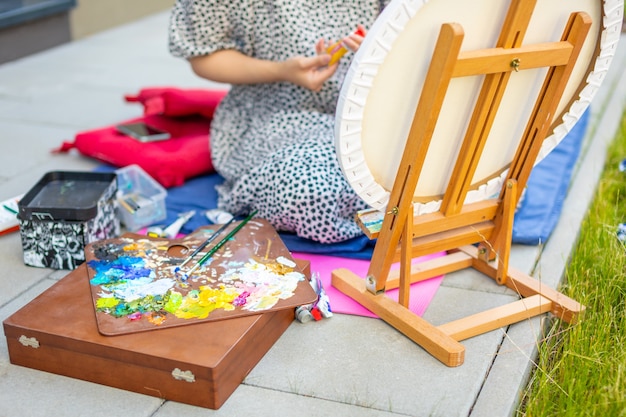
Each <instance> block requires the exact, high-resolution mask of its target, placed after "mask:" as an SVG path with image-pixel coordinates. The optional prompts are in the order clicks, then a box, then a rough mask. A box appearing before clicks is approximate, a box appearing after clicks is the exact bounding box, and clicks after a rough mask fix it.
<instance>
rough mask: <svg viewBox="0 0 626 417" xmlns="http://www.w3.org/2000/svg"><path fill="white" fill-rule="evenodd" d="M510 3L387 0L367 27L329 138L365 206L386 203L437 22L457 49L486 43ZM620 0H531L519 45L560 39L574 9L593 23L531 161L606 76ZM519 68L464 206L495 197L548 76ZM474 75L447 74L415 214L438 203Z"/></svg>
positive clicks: (477, 82)
mask: <svg viewBox="0 0 626 417" xmlns="http://www.w3.org/2000/svg"><path fill="white" fill-rule="evenodd" d="M530 3H531V2H528V5H527V6H528V7H532V6H529V5H530ZM510 4H511V2H510V1H495V0H472V1H467V0H394V1H392V2H391V3H390V4H389V5H388V6H387V7H386V8H385V9H384V11H383V13H382V14H381V16H380V17H379V18H378V19H377V20H376V22H375V23H374V25H373V26H372V27H371V28H370V30H369V32H368V33H367V35H366V37H365V39H364V41H363V44H362V45H361V46H360V48H359V50H358V51H357V53H356V55H355V57H354V60H353V62H352V64H351V66H350V70H349V72H348V74H347V75H346V79H345V81H344V84H343V86H342V90H341V93H340V97H339V101H338V107H337V112H336V125H335V126H336V127H335V129H336V131H335V137H336V149H337V155H338V158H339V162H340V165H341V168H342V171H343V172H344V175H345V176H346V178H347V180H348V182H349V183H350V185H351V186H352V187H353V188H354V190H355V191H356V192H357V194H358V195H359V196H360V197H361V198H362V199H363V200H364V201H365V202H367V203H368V204H369V205H370V206H371V207H373V208H374V209H376V210H380V211H385V209H386V207H387V203H388V200H389V198H390V193H391V190H392V189H393V186H394V181H395V180H396V174H397V170H398V167H399V165H400V160H401V158H402V155H403V152H404V145H405V144H406V140H407V136H408V132H409V130H410V126H411V123H412V121H413V118H414V112H415V109H416V107H417V103H418V99H419V98H420V95H421V92H422V89H423V84H424V81H425V78H426V73H427V70H428V67H429V64H430V62H431V57H432V54H433V51H434V49H435V43H436V41H437V36H438V34H439V31H440V28H441V26H442V25H443V24H445V23H458V24H460V25H461V26H462V28H463V31H464V34H465V36H464V39H463V43H462V47H461V51H462V52H464V51H476V50H482V49H488V48H493V47H494V46H495V45H496V44H497V42H498V36H499V34H500V32H501V30H502V26H503V25H504V19H505V16H506V13H507V9H508V8H509V6H510ZM623 4H624V3H623V0H605V1H603V0H537V2H536V6H534V11H533V15H532V18H531V21H530V22H529V27H528V30H527V31H526V34H525V35H524V39H523V45H535V44H539V43H545V42H557V41H559V40H560V38H561V35H562V33H563V30H564V27H565V25H566V23H567V20H568V18H569V16H570V14H571V13H573V12H585V13H587V14H588V15H589V16H590V17H591V19H592V27H591V30H590V32H589V34H588V35H587V38H586V40H585V43H584V45H583V47H582V50H581V53H580V56H579V58H578V61H577V63H576V65H575V67H574V70H573V73H572V76H571V77H570V79H569V83H568V84H567V86H566V88H565V91H564V94H563V98H562V99H561V101H560V102H559V104H558V108H557V111H556V113H555V114H554V115H549V117H550V122H551V123H552V128H551V132H550V133H549V136H548V137H547V138H546V139H545V140H544V142H543V146H542V148H541V151H540V154H539V156H538V158H537V159H536V162H539V161H540V160H541V159H543V158H544V157H545V156H546V155H547V154H548V153H549V152H550V151H551V150H552V149H554V148H555V147H556V145H557V144H558V143H559V142H560V141H561V140H562V139H563V138H564V137H565V135H566V134H567V133H568V132H569V131H570V130H571V128H572V127H573V126H574V125H575V124H576V122H577V121H578V119H579V118H580V116H581V115H582V114H583V112H584V111H585V109H586V108H587V107H588V105H589V103H590V102H591V100H592V98H593V97H594V95H595V93H596V91H597V90H598V87H599V85H600V84H601V82H602V80H603V79H604V78H605V74H606V72H607V70H608V68H609V64H610V62H611V59H612V57H613V55H614V54H615V50H616V48H617V44H618V42H619V39H620V34H621V27H622V14H623ZM523 64H524V62H521V65H522V66H523ZM522 69H523V70H520V71H519V72H515V73H512V75H511V77H510V80H509V83H508V85H507V91H506V93H505V94H504V97H503V99H502V102H501V104H500V107H499V108H500V111H499V112H498V113H497V116H496V117H495V120H494V123H493V126H492V128H491V131H490V134H489V136H488V139H487V142H486V146H485V150H484V152H483V153H482V158H481V159H480V161H479V162H478V166H477V169H476V172H475V175H474V177H473V178H472V179H471V182H472V190H471V191H470V192H469V194H468V196H467V200H466V203H471V202H476V201H482V200H486V199H489V198H493V196H494V195H497V194H498V193H499V192H500V189H501V187H502V184H503V182H504V179H505V178H506V175H507V173H508V172H507V170H508V167H509V164H510V162H511V161H512V159H513V157H514V154H515V152H516V149H517V146H518V144H519V141H520V138H521V137H522V136H523V133H524V130H525V128H526V122H527V120H528V119H529V116H530V114H531V112H532V109H533V107H534V104H535V101H536V98H537V95H538V92H539V91H540V89H541V86H542V83H543V79H544V76H545V74H546V72H547V69H546V68H537V69H524V68H522ZM482 81H483V77H482V76H468V77H460V78H455V79H453V80H452V82H451V84H450V86H449V88H448V90H447V93H446V98H445V100H444V102H443V105H442V107H441V113H440V115H439V118H438V121H437V125H436V127H435V129H434V133H433V138H432V141H431V142H430V147H429V149H428V154H427V155H426V158H425V161H424V164H423V166H422V167H421V175H420V178H419V181H418V183H417V186H416V189H415V193H414V196H413V197H414V198H413V200H414V202H415V204H414V209H415V214H416V215H418V214H425V213H432V212H434V211H437V210H438V209H439V207H440V205H441V199H442V196H443V194H444V192H445V189H446V186H447V184H448V183H449V180H450V177H451V175H452V170H453V168H454V161H455V160H456V157H457V155H458V153H459V149H460V145H461V143H462V140H463V138H464V134H465V132H466V130H467V127H468V123H469V121H470V119H471V112H472V109H473V106H474V104H475V101H476V98H477V96H478V93H479V92H480V87H481V83H482Z"/></svg>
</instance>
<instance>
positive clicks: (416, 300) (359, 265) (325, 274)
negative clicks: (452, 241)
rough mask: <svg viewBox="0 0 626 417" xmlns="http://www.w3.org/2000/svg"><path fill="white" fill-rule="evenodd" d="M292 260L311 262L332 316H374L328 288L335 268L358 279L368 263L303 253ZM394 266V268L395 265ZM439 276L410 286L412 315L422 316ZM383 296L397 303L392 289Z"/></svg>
mask: <svg viewBox="0 0 626 417" xmlns="http://www.w3.org/2000/svg"><path fill="white" fill-rule="evenodd" d="M292 255H293V257H294V258H298V259H304V260H307V261H309V262H311V272H312V273H319V276H320V279H321V280H322V284H323V286H324V290H325V291H326V294H327V295H328V298H329V299H330V307H331V309H332V311H333V313H343V314H352V315H357V316H365V317H378V316H377V315H376V314H374V313H372V312H371V311H369V310H368V309H366V308H365V307H363V306H362V305H361V304H359V303H358V302H356V301H354V300H353V299H352V298H350V297H348V296H347V295H345V294H344V293H342V292H341V291H339V290H338V289H336V288H335V287H333V286H332V285H331V273H332V271H333V270H335V269H337V268H347V269H349V270H351V271H352V272H354V273H355V274H357V275H358V276H360V277H363V278H364V277H365V276H366V275H367V270H368V268H369V265H370V261H369V260H363V259H351V258H340V257H336V256H328V255H318V254H311V253H303V252H293V253H292ZM443 255H444V253H443V252H442V253H437V254H433V255H427V256H422V257H420V258H416V259H415V260H414V263H418V262H423V261H426V260H429V259H433V258H436V257H440V256H443ZM394 267H397V265H395V266H394ZM443 277H444V276H443V275H440V276H437V277H433V278H430V279H427V280H425V281H420V282H416V283H415V284H413V285H411V290H410V293H411V295H410V297H409V309H410V310H411V311H412V312H414V313H415V314H417V315H419V316H422V315H423V314H424V312H425V311H426V308H427V307H428V305H429V304H430V302H431V300H432V299H433V297H434V296H435V293H436V292H437V289H438V288H439V285H441V281H443ZM386 296H387V297H389V298H391V299H392V300H394V301H398V290H397V289H393V290H389V291H387V292H386Z"/></svg>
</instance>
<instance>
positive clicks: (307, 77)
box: [281, 40, 337, 91]
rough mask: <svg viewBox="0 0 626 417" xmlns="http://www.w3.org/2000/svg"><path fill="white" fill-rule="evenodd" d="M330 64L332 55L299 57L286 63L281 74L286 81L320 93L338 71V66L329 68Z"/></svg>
mask: <svg viewBox="0 0 626 417" xmlns="http://www.w3.org/2000/svg"><path fill="white" fill-rule="evenodd" d="M321 42H322V43H323V42H324V41H323V40H321ZM318 44H319V42H318ZM317 49H318V47H317V45H316V50H317ZM329 62H330V55H328V54H326V53H323V54H319V52H318V55H316V56H312V57H302V56H298V57H294V58H290V59H288V60H286V61H284V62H283V69H282V71H281V72H282V73H283V74H284V77H285V80H286V81H289V82H291V83H293V84H296V85H299V86H300V87H304V88H307V89H309V90H312V91H320V90H321V89H322V86H323V85H324V83H325V82H326V80H328V79H329V78H330V77H332V76H333V74H334V73H335V71H337V65H336V64H335V65H330V66H329V65H328V63H329Z"/></svg>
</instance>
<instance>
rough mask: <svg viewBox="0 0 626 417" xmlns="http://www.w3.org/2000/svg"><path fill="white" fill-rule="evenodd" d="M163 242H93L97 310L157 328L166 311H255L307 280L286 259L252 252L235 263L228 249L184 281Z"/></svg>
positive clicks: (199, 315)
mask: <svg viewBox="0 0 626 417" xmlns="http://www.w3.org/2000/svg"><path fill="white" fill-rule="evenodd" d="M166 244H167V242H163V241H153V240H149V239H140V240H132V239H119V240H118V241H116V243H111V242H106V243H103V244H102V245H96V246H94V254H95V256H96V258H97V259H93V260H90V261H89V262H88V266H89V267H90V268H91V270H92V271H93V276H92V277H91V279H90V283H91V285H92V286H95V287H97V288H98V290H97V292H98V297H97V298H96V299H95V303H96V310H97V311H98V312H102V313H105V314H109V315H111V316H113V317H117V318H126V319H128V320H130V321H139V320H144V319H145V320H147V321H148V322H150V323H152V324H154V325H155V326H158V325H161V324H163V323H164V322H165V321H166V320H167V319H168V317H170V315H172V316H174V317H177V318H179V319H205V318H207V317H208V316H209V315H210V314H211V312H213V311H215V310H218V309H219V310H223V311H233V310H235V309H241V310H247V311H250V312H259V311H264V310H268V309H271V308H272V307H274V306H275V305H276V303H278V302H279V301H280V300H281V299H288V298H290V297H292V296H293V295H294V292H295V290H296V287H297V286H298V283H299V282H300V281H303V280H305V276H304V274H302V273H301V272H299V271H297V270H295V266H296V264H295V263H294V262H293V261H292V260H290V259H286V258H284V257H278V258H276V259H272V258H268V257H267V256H264V257H263V256H254V255H250V256H249V257H248V259H247V260H245V261H238V260H233V259H232V257H229V255H228V251H226V252H225V253H222V254H220V255H216V259H214V260H213V261H212V262H209V263H207V264H206V265H203V266H202V267H201V268H199V269H197V270H196V272H195V274H193V275H192V276H190V277H185V278H184V279H183V278H182V277H181V274H180V273H179V272H178V269H179V268H178V266H177V265H178V263H177V262H176V260H175V259H172V258H170V257H169V256H167V246H164V245H166Z"/></svg>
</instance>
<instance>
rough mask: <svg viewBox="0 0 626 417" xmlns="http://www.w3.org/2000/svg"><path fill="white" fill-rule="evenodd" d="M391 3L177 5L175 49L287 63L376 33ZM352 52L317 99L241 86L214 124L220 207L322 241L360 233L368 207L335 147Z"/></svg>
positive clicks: (295, 90) (284, 0) (214, 1)
mask: <svg viewBox="0 0 626 417" xmlns="http://www.w3.org/2000/svg"><path fill="white" fill-rule="evenodd" d="M388 2H389V0H348V1H341V0H265V1H261V0H204V1H202V0H195V1H193V0H177V1H176V4H175V6H174V9H173V11H172V15H171V22H170V33H169V35H170V37H169V39H170V51H171V53H172V54H173V55H174V56H177V57H183V58H189V57H193V56H199V55H206V54H210V53H212V52H215V51H218V50H221V49H236V50H239V51H241V52H242V53H244V54H246V55H249V56H252V57H255V58H260V59H266V60H273V61H282V60H285V59H287V58H290V57H293V56H297V55H302V56H313V55H314V54H315V43H316V41H317V40H318V39H319V38H324V39H326V40H327V41H331V40H333V41H334V40H338V39H340V38H342V37H344V36H346V35H347V34H348V33H350V32H353V31H354V30H355V29H356V26H357V24H362V25H363V26H365V28H369V27H371V25H372V23H373V22H374V20H375V19H376V17H377V16H378V15H379V14H380V12H381V10H382V8H383V7H384V5H386V4H387V3H388ZM351 58H352V54H348V55H346V56H345V57H344V58H342V60H341V61H340V64H339V65H340V67H339V69H338V71H337V72H336V74H335V75H334V76H333V77H332V78H331V79H330V80H328V81H327V82H326V83H325V85H324V87H323V88H322V90H321V91H320V92H312V91H310V90H307V89H305V88H302V87H298V86H296V85H294V84H290V83H286V82H283V83H267V84H255V85H234V86H232V88H231V89H230V91H229V93H228V95H227V96H226V97H225V98H224V99H223V101H222V102H221V103H220V105H219V107H218V109H217V111H216V112H215V116H214V119H213V121H212V127H211V154H212V158H213V164H214V166H215V168H216V170H217V172H218V173H219V174H221V175H222V176H223V177H224V179H225V182H224V184H222V185H221V186H219V188H218V195H219V198H218V207H219V208H220V209H223V210H226V211H228V212H230V213H232V214H235V215H242V214H247V213H249V212H250V211H252V210H253V209H256V210H258V216H259V217H262V218H265V219H267V220H268V221H269V222H270V223H272V224H273V225H274V227H275V228H276V229H277V230H279V231H289V232H295V233H296V234H297V235H298V236H300V237H303V238H308V239H312V240H315V241H318V242H322V243H332V242H338V241H343V240H346V239H349V238H352V237H355V236H357V235H359V234H361V231H360V229H359V227H358V226H357V225H356V223H355V221H354V215H355V213H356V211H357V210H360V209H362V208H365V207H366V204H365V203H364V202H363V201H362V200H361V199H360V198H359V197H358V196H357V195H356V194H355V193H354V191H353V190H352V188H351V187H350V185H349V184H348V183H347V181H346V180H345V178H344V176H343V174H342V172H341V169H340V167H339V163H338V161H337V157H336V154H335V145H334V123H335V120H334V118H335V107H336V104H337V100H338V95H339V90H340V88H341V82H342V80H343V78H344V76H345V73H346V70H347V69H348V66H349V62H350V59H351Z"/></svg>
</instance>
